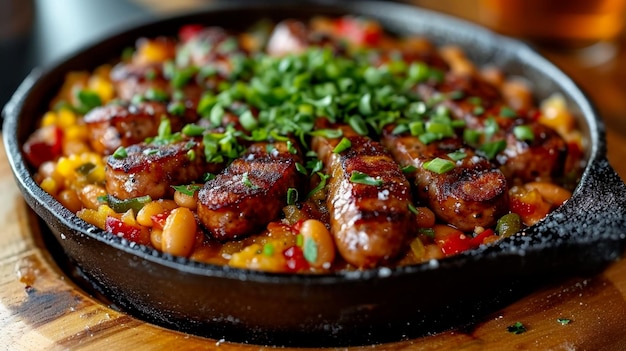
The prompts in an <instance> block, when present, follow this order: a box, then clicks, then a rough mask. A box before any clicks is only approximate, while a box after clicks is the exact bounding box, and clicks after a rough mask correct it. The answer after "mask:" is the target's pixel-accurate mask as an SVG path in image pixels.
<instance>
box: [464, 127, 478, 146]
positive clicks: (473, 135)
mask: <svg viewBox="0 0 626 351" xmlns="http://www.w3.org/2000/svg"><path fill="white" fill-rule="evenodd" d="M463 140H464V141H465V142H466V143H468V144H470V145H476V144H477V143H478V140H480V132H479V131H477V130H475V129H464V130H463Z"/></svg>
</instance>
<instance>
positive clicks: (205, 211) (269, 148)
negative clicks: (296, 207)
mask: <svg viewBox="0 0 626 351" xmlns="http://www.w3.org/2000/svg"><path fill="white" fill-rule="evenodd" d="M292 147H293V146H292ZM290 150H291V151H292V152H293V149H292V148H290V147H288V146H287V143H285V142H275V143H255V144H252V145H251V146H250V147H249V148H248V151H247V152H246V154H244V155H243V156H242V157H241V158H238V159H236V160H234V161H233V162H232V163H231V164H230V165H229V166H228V167H227V168H226V169H225V170H224V171H223V172H222V173H220V174H218V175H217V177H215V178H214V179H213V180H210V181H208V182H207V183H206V184H205V185H204V187H203V188H202V189H201V190H200V191H199V193H198V217H199V218H200V221H201V223H202V224H203V225H204V226H205V227H206V228H207V229H208V230H209V231H210V232H211V233H212V235H213V236H214V237H215V238H216V239H219V240H231V239H236V238H239V237H242V236H244V235H250V234H253V233H255V231H257V230H260V229H262V228H263V227H264V226H265V225H267V224H268V223H270V222H271V221H273V220H276V219H277V218H278V217H279V216H280V213H281V210H282V208H283V207H284V206H285V205H286V204H287V192H288V190H289V188H296V189H297V188H299V187H300V183H301V179H300V173H299V172H298V171H297V169H296V163H298V162H300V158H301V157H300V152H299V151H297V152H296V153H295V154H294V153H292V152H290Z"/></svg>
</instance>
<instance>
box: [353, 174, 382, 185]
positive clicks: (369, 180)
mask: <svg viewBox="0 0 626 351" xmlns="http://www.w3.org/2000/svg"><path fill="white" fill-rule="evenodd" d="M350 182H352V183H356V184H365V185H373V186H381V185H383V180H382V179H380V178H374V177H372V176H369V175H367V174H365V173H362V172H359V171H352V174H350Z"/></svg>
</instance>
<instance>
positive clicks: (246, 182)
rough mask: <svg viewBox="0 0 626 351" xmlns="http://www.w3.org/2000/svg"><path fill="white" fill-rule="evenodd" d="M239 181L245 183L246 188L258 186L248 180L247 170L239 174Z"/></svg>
mask: <svg viewBox="0 0 626 351" xmlns="http://www.w3.org/2000/svg"><path fill="white" fill-rule="evenodd" d="M241 182H242V183H243V185H245V186H246V187H248V188H251V189H256V188H258V186H257V185H255V184H253V183H252V181H251V180H250V177H249V176H248V172H245V173H244V174H242V175H241Z"/></svg>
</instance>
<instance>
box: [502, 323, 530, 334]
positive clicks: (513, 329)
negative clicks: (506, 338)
mask: <svg viewBox="0 0 626 351" xmlns="http://www.w3.org/2000/svg"><path fill="white" fill-rule="evenodd" d="M506 330H507V331H508V332H509V333H512V334H522V333H525V332H526V327H525V326H524V324H522V322H515V324H513V325H510V326H508V327H506Z"/></svg>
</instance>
